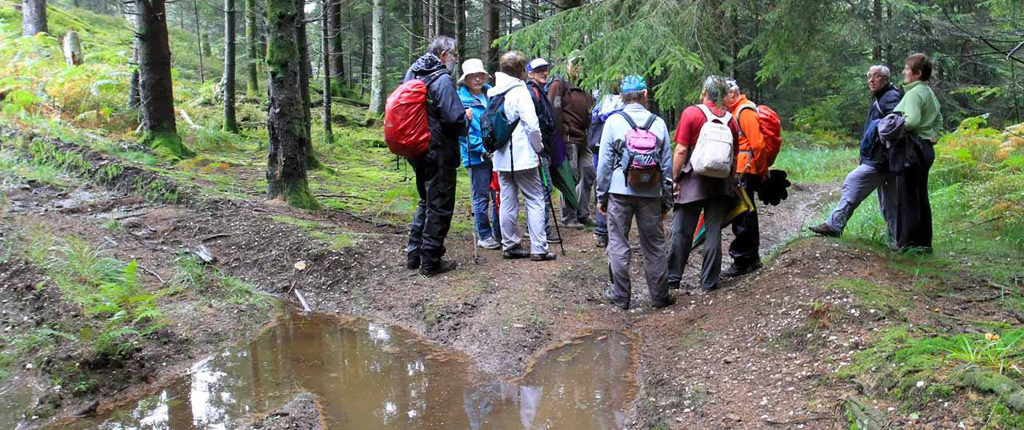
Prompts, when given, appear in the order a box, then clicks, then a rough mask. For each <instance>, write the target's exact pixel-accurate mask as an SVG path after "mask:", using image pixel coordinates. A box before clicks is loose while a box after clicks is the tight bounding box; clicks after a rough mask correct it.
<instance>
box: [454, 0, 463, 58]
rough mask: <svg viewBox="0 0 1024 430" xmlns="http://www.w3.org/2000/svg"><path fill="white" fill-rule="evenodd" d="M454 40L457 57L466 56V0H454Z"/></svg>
mask: <svg viewBox="0 0 1024 430" xmlns="http://www.w3.org/2000/svg"><path fill="white" fill-rule="evenodd" d="M452 9H454V11H455V34H456V36H455V40H456V41H457V42H458V45H459V59H462V58H466V0H455V3H454V5H453V7H452Z"/></svg>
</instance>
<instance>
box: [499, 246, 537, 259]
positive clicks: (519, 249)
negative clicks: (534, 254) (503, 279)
mask: <svg viewBox="0 0 1024 430" xmlns="http://www.w3.org/2000/svg"><path fill="white" fill-rule="evenodd" d="M529 256H530V251H527V250H526V249H525V248H523V245H515V246H513V247H511V248H509V249H506V250H504V251H501V258H504V259H506V260H514V259H517V258H526V257H529Z"/></svg>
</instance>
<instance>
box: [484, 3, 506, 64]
mask: <svg viewBox="0 0 1024 430" xmlns="http://www.w3.org/2000/svg"><path fill="white" fill-rule="evenodd" d="M500 7H501V5H500V4H499V3H498V0H484V23H483V30H484V41H483V44H482V45H481V46H480V56H481V57H483V59H484V62H485V63H486V64H487V70H498V48H497V47H495V46H492V45H494V41H495V40H498V36H499V35H500V33H498V21H499V19H498V18H499V11H500Z"/></svg>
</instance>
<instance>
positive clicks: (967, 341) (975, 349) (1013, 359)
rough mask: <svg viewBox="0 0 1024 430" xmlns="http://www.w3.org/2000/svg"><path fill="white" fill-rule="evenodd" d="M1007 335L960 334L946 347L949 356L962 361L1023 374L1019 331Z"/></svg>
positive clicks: (1014, 374) (1003, 372) (1023, 356)
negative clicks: (981, 335)
mask: <svg viewBox="0 0 1024 430" xmlns="http://www.w3.org/2000/svg"><path fill="white" fill-rule="evenodd" d="M1009 333H1010V334H1008V335H1007V336H1008V337H1002V336H999V335H995V334H991V333H990V334H986V335H985V336H984V337H968V336H960V337H959V339H958V340H957V341H955V342H954V344H953V345H952V346H951V347H949V348H947V349H946V351H947V352H948V353H949V356H948V357H949V358H950V359H953V360H959V361H963V362H965V363H967V364H969V365H973V366H978V367H982V368H986V369H989V370H992V371H995V372H997V373H1000V374H1007V373H1009V374H1011V375H1013V376H1018V377H1019V376H1024V373H1022V372H1024V369H1022V367H1024V348H1019V347H1017V343H1018V342H1019V341H1020V339H1021V337H1024V335H1022V333H1020V332H1009Z"/></svg>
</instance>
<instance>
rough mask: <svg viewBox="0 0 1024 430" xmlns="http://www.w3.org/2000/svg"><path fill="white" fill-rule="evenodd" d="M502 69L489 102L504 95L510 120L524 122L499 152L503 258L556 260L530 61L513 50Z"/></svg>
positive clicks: (496, 166)
mask: <svg viewBox="0 0 1024 430" xmlns="http://www.w3.org/2000/svg"><path fill="white" fill-rule="evenodd" d="M500 69H501V71H500V72H497V73H495V74H494V80H495V85H494V88H491V89H490V90H489V91H488V92H487V97H488V98H493V97H495V96H497V95H499V94H502V93H506V94H505V116H506V117H507V118H508V120H509V121H511V122H514V121H516V120H517V119H518V120H519V125H518V126H516V129H515V130H514V131H513V132H512V141H511V142H509V144H508V145H506V146H505V148H503V149H501V150H499V151H496V152H495V153H494V170H495V171H496V172H498V184H499V185H500V186H501V213H500V215H499V218H500V219H501V245H502V249H503V251H502V254H501V256H502V257H503V258H525V257H527V256H529V257H530V259H531V260H533V261H546V260H554V259H555V257H556V256H555V254H554V253H552V252H550V251H549V250H548V241H547V236H546V235H545V233H544V208H545V206H544V185H543V183H542V182H541V176H540V169H539V168H538V167H539V166H540V159H539V158H538V156H537V152H539V151H540V150H541V149H543V143H542V142H541V135H540V123H539V121H538V120H537V113H536V110H535V109H534V106H533V101H532V100H531V99H530V93H529V91H528V90H527V89H526V84H525V83H524V82H523V78H525V77H526V57H525V56H524V55H523V54H522V53H521V52H519V51H511V52H508V53H506V54H505V55H503V56H502V57H501V66H500ZM519 192H522V193H523V199H524V200H525V201H526V221H527V227H528V229H529V233H530V250H529V251H527V250H526V249H524V248H523V245H522V239H521V238H520V237H519V223H518V221H517V220H518V219H519V195H518V194H519Z"/></svg>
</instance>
